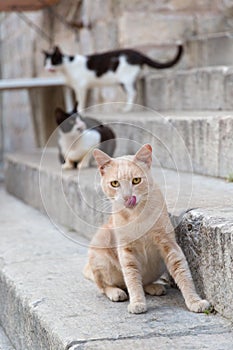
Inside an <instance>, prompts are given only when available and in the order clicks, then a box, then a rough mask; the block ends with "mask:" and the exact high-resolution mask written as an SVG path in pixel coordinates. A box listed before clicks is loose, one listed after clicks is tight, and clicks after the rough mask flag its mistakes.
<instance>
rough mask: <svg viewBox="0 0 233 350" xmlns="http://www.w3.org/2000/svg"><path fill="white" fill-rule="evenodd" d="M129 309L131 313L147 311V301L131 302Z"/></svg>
mask: <svg viewBox="0 0 233 350" xmlns="http://www.w3.org/2000/svg"><path fill="white" fill-rule="evenodd" d="M128 311H129V312H130V313H131V314H142V313H144V312H147V306H146V304H145V303H139V302H137V303H130V304H129V305H128Z"/></svg>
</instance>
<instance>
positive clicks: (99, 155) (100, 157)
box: [93, 148, 112, 175]
mask: <svg viewBox="0 0 233 350" xmlns="http://www.w3.org/2000/svg"><path fill="white" fill-rule="evenodd" d="M93 156H94V158H95V160H96V163H97V164H98V167H99V171H100V174H101V175H104V169H105V167H106V166H107V165H108V164H109V163H110V162H111V160H112V158H111V157H109V156H108V155H107V154H106V153H104V152H102V151H100V150H99V149H98V148H95V149H94V151H93Z"/></svg>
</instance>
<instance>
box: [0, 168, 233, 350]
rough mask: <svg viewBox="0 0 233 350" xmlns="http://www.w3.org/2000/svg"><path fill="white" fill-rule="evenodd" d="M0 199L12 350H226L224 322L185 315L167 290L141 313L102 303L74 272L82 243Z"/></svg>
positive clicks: (2, 294) (0, 300) (4, 318)
mask: <svg viewBox="0 0 233 350" xmlns="http://www.w3.org/2000/svg"><path fill="white" fill-rule="evenodd" d="M25 170H28V169H26V167H25ZM47 171H48V169H47ZM25 175H26V174H25ZM86 176H87V173H86ZM53 180H54V178H53ZM15 187H17V183H15ZM0 196H1V201H2V202H3V203H4V206H2V207H1V236H0V242H1V244H0V262H1V264H0V279H1V284H0V322H1V324H2V325H3V326H4V329H5V330H6V332H7V334H8V336H9V338H10V339H11V341H12V343H13V344H14V346H15V349H17V350H51V349H52V350H68V349H69V350H78V349H106V350H107V349H110V348H111V349H114V350H117V349H120V348H121V349H134V348H135V347H137V349H145V348H153V347H154V344H155V343H156V347H157V348H158V349H161V350H166V349H179V350H186V349H188V348H190V346H191V347H192V349H193V350H199V349H201V348H203V346H204V347H205V349H207V350H208V349H209V350H210V349H211V350H212V349H213V348H216V349H224V350H231V349H232V339H233V338H232V337H233V334H232V329H231V322H230V321H227V320H226V319H223V318H222V317H221V316H220V315H219V314H209V315H205V314H194V313H191V312H189V311H188V310H187V309H186V307H185V304H184V301H183V298H182V297H181V295H180V293H179V292H178V291H177V290H175V289H168V294H167V295H166V296H163V297H147V303H148V312H147V313H146V314H141V315H132V314H129V313H128V312H127V302H124V303H112V302H110V301H109V300H107V299H106V298H105V297H104V296H102V295H100V293H99V292H98V291H97V289H96V287H95V286H94V284H92V283H91V282H90V281H87V280H85V279H84V277H83V275H82V269H83V267H84V265H85V261H86V253H87V243H88V242H87V241H86V240H85V239H82V238H81V237H79V244H75V243H74V241H72V240H71V239H68V238H67V237H65V236H64V235H62V234H61V232H59V230H58V228H57V227H55V226H54V225H52V223H51V222H50V221H49V219H48V218H46V217H45V216H44V215H42V214H41V213H39V212H38V211H36V210H34V209H32V208H30V207H29V206H27V205H25V204H23V203H22V202H20V201H18V200H16V199H15V198H13V197H12V196H10V195H9V194H7V193H6V192H5V191H4V190H3V189H2V188H1V189H0ZM58 200H59V198H58V199H57V203H58ZM63 231H64V232H65V228H63ZM76 243H77V242H76ZM207 276H208V277H209V275H207ZM213 276H215V274H213ZM209 283H210V281H209ZM219 286H221V281H219V285H218V287H219ZM228 291H229V290H227V289H226V290H225V292H226V294H227V293H228ZM229 292H230V291H229ZM231 305H232V304H231V303H230V304H229V306H231ZM200 335H201V336H200ZM190 344H191V345H190ZM203 344H204V345H203ZM6 349H7V348H4V350H6ZM7 350H8V349H7ZM10 350H11V349H10Z"/></svg>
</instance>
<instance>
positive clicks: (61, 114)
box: [54, 107, 68, 125]
mask: <svg viewBox="0 0 233 350" xmlns="http://www.w3.org/2000/svg"><path fill="white" fill-rule="evenodd" d="M54 114H55V119H56V122H57V125H60V124H61V123H62V122H64V120H65V119H66V118H67V116H68V115H67V113H66V112H65V111H63V109H62V108H59V107H58V108H56V109H55V112H54Z"/></svg>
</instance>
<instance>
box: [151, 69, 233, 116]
mask: <svg viewBox="0 0 233 350" xmlns="http://www.w3.org/2000/svg"><path fill="white" fill-rule="evenodd" d="M232 81H233V67H232V66H216V67H202V68H193V69H187V70H179V71H178V70H177V71H172V70H170V71H167V72H165V71H163V72H162V73H161V72H159V73H153V74H152V73H151V72H150V73H149V74H147V75H146V76H145V80H144V89H145V90H144V99H145V105H146V106H147V107H150V108H153V109H155V110H215V111H216V110H232V109H233V98H232V95H233V89H232Z"/></svg>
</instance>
